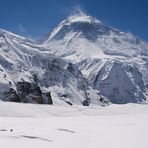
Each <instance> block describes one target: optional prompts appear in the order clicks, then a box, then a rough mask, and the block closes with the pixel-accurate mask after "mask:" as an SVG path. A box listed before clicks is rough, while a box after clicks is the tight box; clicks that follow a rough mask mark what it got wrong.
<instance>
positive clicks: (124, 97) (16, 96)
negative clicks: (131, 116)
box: [0, 9, 148, 106]
mask: <svg viewBox="0 0 148 148" xmlns="http://www.w3.org/2000/svg"><path fill="white" fill-rule="evenodd" d="M75 12H76V13H73V15H71V16H70V17H68V18H67V19H65V20H64V21H62V22H61V23H59V25H58V26H57V27H55V28H54V29H53V31H52V32H51V33H50V34H49V36H48V38H47V39H46V40H45V41H44V42H43V43H42V44H37V43H36V42H34V41H30V40H29V39H26V38H24V37H21V36H18V35H15V34H13V33H10V32H8V31H6V30H2V29H1V30H0V52H1V55H0V97H1V98H0V99H1V100H3V101H17V102H29V103H41V104H43V103H44V104H60V105H61V104H63V105H85V106H88V105H108V104H109V103H117V104H123V103H130V102H133V103H145V102H146V100H147V94H148V71H147V69H148V43H146V42H144V41H143V40H141V39H139V38H137V37H135V36H133V35H130V34H129V33H125V32H122V31H120V30H118V29H115V28H113V27H109V26H106V25H104V24H103V23H102V22H101V21H99V20H97V19H96V18H94V17H91V16H88V15H86V14H84V13H83V12H82V11H80V9H77V11H75ZM12 55H13V57H15V58H12ZM32 67H33V68H32Z"/></svg>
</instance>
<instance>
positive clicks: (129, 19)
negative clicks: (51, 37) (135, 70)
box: [0, 0, 148, 41]
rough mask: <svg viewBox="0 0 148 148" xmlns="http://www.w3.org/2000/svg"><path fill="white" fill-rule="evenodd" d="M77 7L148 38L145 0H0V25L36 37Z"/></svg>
mask: <svg viewBox="0 0 148 148" xmlns="http://www.w3.org/2000/svg"><path fill="white" fill-rule="evenodd" d="M78 8H79V9H81V10H82V11H84V12H85V13H87V14H88V15H92V16H94V17H96V18H98V19H100V20H101V21H102V22H104V24H106V25H109V26H113V27H116V28H118V29H120V30H122V31H129V32H132V33H133V34H135V35H137V36H139V37H141V38H143V39H144V40H146V41H148V1H147V0H0V28H3V29H7V30H10V31H12V32H15V33H17V34H20V35H24V36H29V37H32V38H39V37H42V36H44V35H46V34H47V33H48V32H50V31H51V30H52V29H53V27H55V26H56V25H57V24H58V23H59V22H60V21H62V20H63V19H65V18H66V17H67V16H69V15H70V14H72V13H74V12H75V11H77V9H78Z"/></svg>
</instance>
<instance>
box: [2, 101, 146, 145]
mask: <svg viewBox="0 0 148 148" xmlns="http://www.w3.org/2000/svg"><path fill="white" fill-rule="evenodd" d="M11 129H12V130H13V131H11ZM147 139H148V105H138V104H126V105H110V106H108V107H78V106H74V107H64V106H62V107H60V106H49V105H34V104H17V103H6V102H5V103H3V102H0V146H1V147H3V148H34V147H35V148H59V147H60V148H99V147H100V148H147V147H148V142H147Z"/></svg>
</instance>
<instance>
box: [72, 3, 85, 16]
mask: <svg viewBox="0 0 148 148" xmlns="http://www.w3.org/2000/svg"><path fill="white" fill-rule="evenodd" d="M70 15H79V16H83V15H87V13H86V11H85V10H84V9H82V7H81V6H79V5H77V6H74V7H73V8H72V10H71V11H70Z"/></svg>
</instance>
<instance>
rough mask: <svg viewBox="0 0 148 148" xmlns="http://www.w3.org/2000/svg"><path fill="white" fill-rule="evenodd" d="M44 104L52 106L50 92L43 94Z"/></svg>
mask: <svg viewBox="0 0 148 148" xmlns="http://www.w3.org/2000/svg"><path fill="white" fill-rule="evenodd" d="M43 100H44V104H51V105H52V104H53V101H52V98H51V92H47V93H43Z"/></svg>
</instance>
